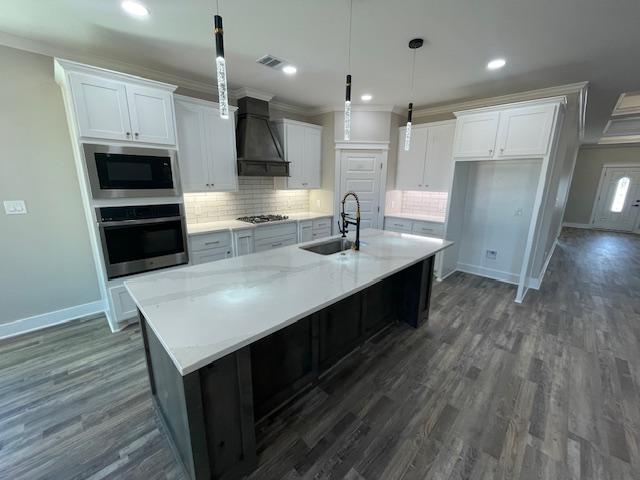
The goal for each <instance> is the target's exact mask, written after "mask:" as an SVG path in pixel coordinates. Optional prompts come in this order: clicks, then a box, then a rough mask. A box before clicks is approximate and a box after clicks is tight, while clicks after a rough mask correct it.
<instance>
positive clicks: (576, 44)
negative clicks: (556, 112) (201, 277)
mask: <svg viewBox="0 0 640 480" xmlns="http://www.w3.org/2000/svg"><path fill="white" fill-rule="evenodd" d="M219 1H220V7H221V14H222V16H223V18H224V30H225V50H226V56H227V62H228V74H229V83H230V87H231V88H238V87H241V86H247V87H252V88H256V89H260V90H263V91H267V92H271V93H273V94H275V95H276V99H278V100H280V101H285V102H289V103H293V104H298V105H303V106H313V107H320V106H326V105H338V104H340V102H341V100H342V96H343V91H344V87H343V84H344V75H345V74H346V68H347V67H346V39H347V33H346V30H347V21H346V20H347V15H346V14H347V6H348V2H347V0H272V1H265V0H219ZM143 3H145V4H146V5H147V6H148V8H149V10H150V11H151V16H150V17H149V18H148V19H146V20H139V19H135V18H131V17H128V16H127V15H126V14H124V12H123V11H122V10H121V9H120V6H119V4H120V1H119V0H90V1H88V0H12V1H10V0H4V1H3V5H2V15H1V16H0V31H1V32H5V33H8V34H10V35H15V36H19V37H23V38H28V39H30V40H36V41H38V42H41V44H44V45H46V46H47V47H49V48H50V49H51V50H52V51H56V52H61V51H62V52H65V53H67V55H68V56H69V57H70V58H74V57H80V56H82V57H84V58H87V57H91V56H96V57H102V58H108V59H113V60H117V61H119V62H125V63H130V64H133V65H136V66H139V67H144V68H151V69H155V70H161V71H164V72H167V73H170V74H174V75H179V76H182V77H187V78H190V79H193V80H197V81H203V82H210V83H213V82H214V71H213V68H214V66H213V43H212V16H213V13H214V10H215V0H207V1H204V0H144V1H143ZM353 9H354V15H353V47H352V69H351V73H352V75H353V92H354V99H355V100H356V101H359V98H360V95H361V94H362V93H364V92H367V93H371V94H373V96H374V99H373V101H372V103H376V104H381V105H399V106H404V105H405V104H406V103H407V102H409V100H410V99H412V98H413V101H414V103H415V104H416V105H420V106H427V105H437V104H443V103H449V102H452V101H458V100H463V99H472V98H481V97H488V96H496V95H503V94H507V93H514V92H519V91H525V90H531V89H538V88H544V87H549V86H555V85H560V84H566V83H573V82H580V81H585V80H587V81H589V82H590V91H589V98H588V107H587V125H586V128H587V130H586V138H585V141H586V142H589V143H592V142H596V141H597V140H598V139H599V137H600V136H601V135H602V131H603V128H604V126H605V124H606V122H607V120H608V117H609V116H610V114H611V112H612V110H613V107H614V106H615V103H616V100H617V99H618V96H619V95H620V94H621V93H622V92H627V91H634V90H639V89H640V62H638V61H636V58H635V54H636V52H637V50H638V46H639V45H640V28H638V23H639V21H640V2H638V0H616V1H615V2H605V1H602V0H451V1H442V0H396V1H389V0H353ZM417 36H418V37H424V38H425V46H424V47H423V48H422V49H421V50H419V51H418V54H417V55H418V56H417V60H416V81H415V92H414V94H413V96H412V95H411V94H410V90H409V78H408V76H409V67H410V54H409V49H408V48H407V42H408V40H409V39H411V38H413V37H417ZM266 53H271V54H273V55H275V56H278V57H280V58H284V59H286V60H289V61H291V62H292V63H293V64H295V65H296V66H297V67H298V74H297V75H295V76H293V77H288V76H285V75H284V74H282V73H281V72H278V71H274V70H271V69H269V68H267V67H264V66H261V65H258V64H256V63H255V60H256V59H257V58H258V57H260V56H262V55H264V54H266ZM498 56H502V57H505V58H506V59H507V61H508V63H507V66H506V67H505V68H504V69H502V70H499V71H492V72H490V71H487V70H486V69H485V65H486V63H487V61H488V60H490V59H492V58H495V57H498Z"/></svg>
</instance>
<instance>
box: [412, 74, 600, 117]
mask: <svg viewBox="0 0 640 480" xmlns="http://www.w3.org/2000/svg"><path fill="white" fill-rule="evenodd" d="M588 85H589V82H578V83H570V84H567V85H559V86H557V87H549V88H540V89H538V90H529V91H526V92H519V93H510V94H508V95H500V96H497V97H489V98H479V99H476V100H467V101H463V102H456V103H449V104H445V105H437V106H434V107H422V108H414V109H413V118H421V117H429V116H432V115H441V114H444V113H453V112H455V111H462V110H472V109H475V108H483V107H489V106H495V105H500V104H505V103H516V102H524V101H528V100H537V99H540V98H545V97H559V96H562V95H569V94H574V93H577V94H581V93H582V92H583V91H584V90H585V89H586V88H587V87H588ZM584 103H585V107H586V101H585V102H584Z"/></svg>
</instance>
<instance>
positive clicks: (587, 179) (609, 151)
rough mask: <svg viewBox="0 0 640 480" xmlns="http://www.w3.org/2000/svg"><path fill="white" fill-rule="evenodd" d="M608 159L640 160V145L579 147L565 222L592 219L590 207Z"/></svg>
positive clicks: (584, 221)
mask: <svg viewBox="0 0 640 480" xmlns="http://www.w3.org/2000/svg"><path fill="white" fill-rule="evenodd" d="M605 163H622V164H630V163H638V164H640V146H620V147H618V146H616V147H611V146H610V147H595V148H594V147H583V148H581V149H580V151H579V152H578V160H577V161H576V168H575V171H574V174H573V181H572V182H571V190H570V191H569V201H568V202H567V209H566V211H565V214H564V221H565V222H567V223H589V222H590V221H591V209H592V208H593V202H594V201H595V198H596V193H597V192H598V182H599V181H600V174H601V173H602V166H603V165H604V164H605Z"/></svg>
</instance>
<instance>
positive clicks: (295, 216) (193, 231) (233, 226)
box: [187, 212, 332, 235]
mask: <svg viewBox="0 0 640 480" xmlns="http://www.w3.org/2000/svg"><path fill="white" fill-rule="evenodd" d="M287 216H288V217H289V218H288V219H286V220H281V221H276V222H267V223H257V224H253V223H247V222H241V221H240V220H219V221H217V222H204V223H188V224H187V234H189V235H202V234H205V233H213V232H220V231H223V230H242V229H246V228H256V227H261V226H263V225H277V224H282V223H290V222H298V221H302V220H313V219H316V218H324V217H331V216H332V215H331V214H330V213H322V212H297V213H288V214H287Z"/></svg>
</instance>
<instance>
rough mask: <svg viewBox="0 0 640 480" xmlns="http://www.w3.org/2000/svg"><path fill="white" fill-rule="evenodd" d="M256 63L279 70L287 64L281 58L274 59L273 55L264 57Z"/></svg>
mask: <svg viewBox="0 0 640 480" xmlns="http://www.w3.org/2000/svg"><path fill="white" fill-rule="evenodd" d="M256 62H258V63H259V64H261V65H264V66H265V67H270V68H278V67H280V66H281V65H284V64H285V63H286V62H285V61H284V60H282V59H281V58H278V57H274V56H273V55H265V56H264V57H260V58H259V59H258V60H256Z"/></svg>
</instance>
